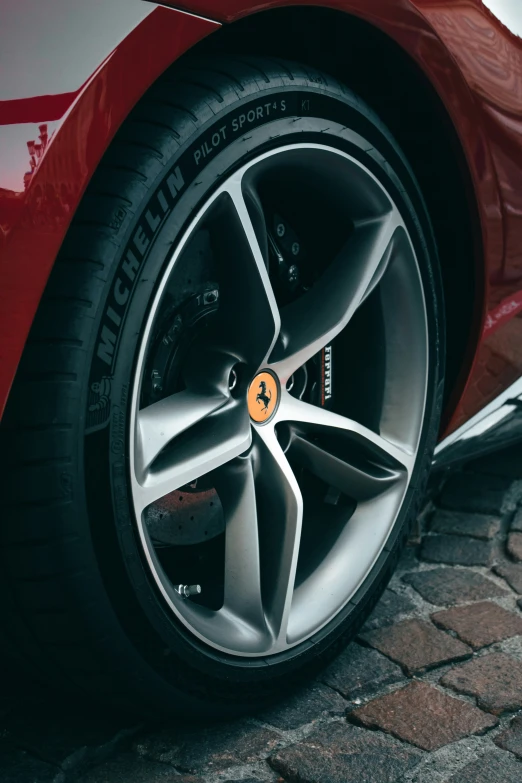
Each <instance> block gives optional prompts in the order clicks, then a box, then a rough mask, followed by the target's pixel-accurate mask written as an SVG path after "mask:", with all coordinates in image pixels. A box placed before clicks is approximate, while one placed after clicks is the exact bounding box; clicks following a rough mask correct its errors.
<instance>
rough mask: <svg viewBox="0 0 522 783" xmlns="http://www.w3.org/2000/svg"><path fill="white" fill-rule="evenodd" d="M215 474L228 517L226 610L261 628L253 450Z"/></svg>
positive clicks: (246, 624)
mask: <svg viewBox="0 0 522 783" xmlns="http://www.w3.org/2000/svg"><path fill="white" fill-rule="evenodd" d="M215 475H216V479H215V484H216V489H217V491H218V494H219V499H220V501H221V505H222V507H223V513H224V515H225V520H226V530H225V596H224V604H223V610H224V611H225V612H227V613H231V614H233V615H235V617H236V618H237V620H238V621H239V622H240V623H241V624H243V625H245V626H247V627H249V628H251V627H255V628H258V629H260V628H262V627H264V626H265V620H264V613H263V604H262V599H261V571H260V559H259V533H258V514H257V505H256V489H255V482H254V466H253V462H252V454H251V453H249V454H246V455H244V456H243V457H238V458H237V459H235V460H233V461H232V462H229V463H228V464H227V465H226V466H224V467H223V468H221V469H220V470H218V471H216V474H215Z"/></svg>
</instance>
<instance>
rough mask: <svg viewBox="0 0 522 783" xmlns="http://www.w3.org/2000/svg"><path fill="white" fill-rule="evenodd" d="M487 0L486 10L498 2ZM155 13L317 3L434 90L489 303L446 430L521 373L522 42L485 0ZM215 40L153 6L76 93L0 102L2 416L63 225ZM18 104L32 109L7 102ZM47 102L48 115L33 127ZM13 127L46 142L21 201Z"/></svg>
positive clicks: (230, 2)
mask: <svg viewBox="0 0 522 783" xmlns="http://www.w3.org/2000/svg"><path fill="white" fill-rule="evenodd" d="M64 1H65V0H53V2H56V3H62V4H63V2H64ZM93 1H94V0H93ZM134 1H135V0H134ZM487 1H488V5H490V6H492V7H493V6H494V4H495V3H496V2H497V0H487ZM11 2H13V3H14V2H15V0H11ZM163 4H164V5H169V4H170V5H172V6H177V7H182V8H184V9H186V10H187V11H190V12H192V13H195V14H199V15H201V16H202V17H209V18H211V19H215V20H217V21H218V22H224V23H233V22H235V21H236V20H238V19H240V18H242V17H244V16H246V15H248V14H253V13H257V12H263V11H265V10H268V9H275V8H276V7H280V6H283V5H321V6H324V7H329V8H332V9H334V10H337V11H340V12H343V13H347V14H352V15H355V16H358V17H360V18H363V19H364V20H366V21H367V22H369V23H370V24H373V25H375V26H376V27H378V28H380V29H381V30H382V31H383V32H384V33H385V34H386V35H388V36H389V37H390V38H392V39H393V40H394V41H396V42H397V44H399V46H401V47H402V48H403V49H404V50H405V51H406V52H407V53H408V54H409V55H410V57H411V58H412V60H414V61H415V62H416V63H417V65H418V66H419V67H420V68H421V69H422V71H423V72H424V73H425V74H426V76H427V77H428V79H429V80H430V82H431V83H432V85H433V86H434V88H435V89H436V91H437V92H438V94H439V96H440V97H441V99H442V101H443V103H444V105H445V107H446V110H447V112H448V114H449V116H450V118H451V120H452V122H453V124H454V127H455V129H456V132H457V134H458V137H459V138H460V141H461V145H462V149H463V151H464V154H465V158H466V161H467V164H468V167H469V171H470V173H471V177H472V180H473V184H474V194H471V195H470V198H471V199H473V200H474V208H476V209H477V211H478V214H479V217H480V225H481V233H482V254H481V256H480V257H478V258H477V275H478V280H479V289H480V286H481V285H482V289H483V292H484V296H483V298H480V299H479V300H478V301H477V308H476V309H477V314H476V315H477V317H476V324H475V337H474V341H473V344H471V345H470V346H469V361H468V363H467V366H466V368H465V372H464V373H463V377H462V379H461V383H460V386H459V388H458V389H456V390H454V396H453V399H452V403H451V406H452V412H453V415H452V419H451V422H450V427H449V429H448V431H450V430H451V429H454V428H455V427H457V426H458V425H459V424H461V423H462V422H463V421H465V420H466V419H467V418H469V417H470V416H471V415H473V414H474V413H476V412H477V411H478V410H480V408H482V407H483V406H484V405H485V404H486V403H487V402H489V401H490V400H492V399H493V398H494V397H495V396H496V395H497V394H498V393H499V392H500V391H502V390H503V389H504V388H506V387H507V386H508V385H509V384H510V383H512V382H513V381H514V380H515V379H516V378H518V377H519V376H520V375H522V339H521V338H522V317H521V316H522V310H521V308H520V307H519V303H520V302H522V120H521V119H520V118H521V117H522V40H521V39H520V38H519V37H517V36H516V35H515V34H514V33H513V32H512V31H511V30H510V29H509V28H508V27H506V26H505V25H504V24H503V23H502V22H501V21H500V20H499V19H498V18H497V17H496V16H495V15H494V14H493V13H492V12H491V11H489V10H488V9H487V8H486V6H485V5H484V3H482V2H481V0H324V2H319V0H260V1H259V2H251V1H249V0H219V2H216V0H163ZM146 6H148V4H146V3H143V7H144V8H145V7H146ZM140 8H141V6H140ZM215 29H217V25H216V24H215V23H214V22H212V21H208V20H206V19H202V18H197V17H195V16H190V15H187V14H182V13H179V12H177V11H174V10H167V9H166V8H155V9H154V10H152V12H150V14H149V15H148V16H146V18H145V19H144V20H143V21H141V23H140V24H138V26H137V27H136V28H135V29H134V30H133V31H132V32H131V33H130V34H129V35H128V36H127V37H126V38H125V39H124V40H123V41H122V42H121V44H120V45H118V46H116V44H117V43H119V42H115V46H116V48H115V50H114V51H113V52H112V54H110V55H109V57H108V59H107V60H106V61H105V62H103V63H102V64H101V65H100V67H99V69H98V70H97V71H96V72H95V74H94V75H93V76H92V77H90V78H88V77H89V76H90V73H88V74H86V75H84V77H83V79H86V78H88V81H87V82H86V83H85V84H84V85H83V86H82V83H81V82H82V79H79V81H78V84H74V85H69V86H68V87H67V88H65V87H64V88H63V91H60V88H58V90H55V92H60V93H61V94H60V95H53V96H43V97H40V98H32V97H31V96H30V95H25V94H20V95H17V94H15V95H9V96H6V97H7V98H8V100H7V101H5V102H3V103H2V102H1V101H0V160H1V161H2V163H0V281H1V287H0V411H1V408H2V405H3V402H4V401H5V397H6V395H7V391H8V387H9V385H10V383H11V381H12V377H13V374H14V371H15V368H16V365H17V362H18V360H19V356H20V353H21V351H22V348H23V345H24V342H25V339H26V335H27V332H28V329H29V327H30V323H31V321H32V318H33V316H34V312H35V310H36V307H37V304H38V301H39V298H40V296H41V293H42V291H43V287H44V285H45V282H46V280H47V276H48V274H49V271H50V269H51V267H52V263H53V261H54V258H55V256H56V253H57V251H58V249H59V246H60V244H61V242H62V239H63V236H64V234H65V231H66V229H67V226H68V223H69V221H70V218H71V215H72V214H73V212H74V210H75V208H76V205H77V204H78V201H79V199H80V197H81V194H82V193H83V190H84V188H85V186H86V184H87V182H88V180H89V177H90V176H91V174H92V172H93V170H94V168H95V167H96V164H97V162H98V161H99V159H100V157H101V155H102V153H103V151H104V149H105V148H106V146H107V145H108V143H109V142H110V139H111V138H112V136H113V134H114V132H115V130H116V128H117V127H118V125H119V124H120V123H121V122H122V120H123V119H124V118H125V116H126V115H127V114H128V112H129V110H130V109H131V108H132V106H133V105H134V104H135V103H136V101H137V100H138V98H139V97H140V95H141V94H142V93H143V91H144V90H145V89H146V88H147V87H148V85H149V84H151V83H152V81H154V79H155V78H156V77H157V76H158V75H159V74H160V73H161V71H162V70H164V69H165V68H166V67H167V66H168V65H170V63H171V62H173V61H174V60H175V59H176V58H177V57H178V56H179V55H180V54H181V53H182V52H183V51H185V50H186V49H188V48H190V47H191V46H192V45H193V44H195V43H196V42H197V41H198V40H200V39H201V38H202V37H204V36H205V35H207V34H208V33H209V32H211V31H212V30H215ZM151 41H153V42H154V45H153V46H150V42H151ZM144 52H145V53H146V54H144ZM71 90H72V91H71ZM0 97H2V96H1V93H0ZM18 97H20V98H24V99H26V98H30V99H31V100H23V101H17V100H13V99H16V98H18ZM44 104H45V111H44V112H43V113H44V114H45V115H48V116H45V117H44V116H40V114H41V112H42V111H43V110H42V109H41V107H42V106H43V105H44ZM6 117H7V120H6V119H5V118H6ZM9 117H11V120H9ZM28 118H29V119H28ZM7 121H11V122H16V123H25V122H29V121H31V122H38V123H46V124H47V125H48V127H47V129H44V134H43V135H44V139H45V133H47V136H48V138H50V136H51V133H52V132H53V131H54V137H53V139H52V143H51V144H49V145H48V149H47V150H46V151H45V155H42V156H41V158H40V160H41V162H40V163H39V165H38V167H37V168H36V169H35V173H34V175H33V176H32V177H30V178H29V180H28V181H27V188H26V190H25V191H23V190H22V187H23V186H22V184H21V183H22V179H23V171H21V170H20V168H19V165H18V163H17V165H18V168H17V170H16V172H15V171H14V170H13V171H11V170H10V167H9V165H8V164H6V163H5V162H4V159H3V156H2V133H1V130H2V128H1V125H2V122H7ZM53 123H54V124H53ZM19 127H20V129H21V131H22V129H23V128H24V126H23V125H20V126H19ZM28 140H29V139H28ZM43 143H44V140H42V145H43ZM26 160H27V158H26ZM13 178H14V179H16V183H14V181H13ZM17 188H19V190H17ZM64 188H65V189H64ZM513 303H515V304H514V305H513ZM471 365H473V366H472V369H471V372H469V369H470V367H471Z"/></svg>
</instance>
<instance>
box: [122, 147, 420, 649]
mask: <svg viewBox="0 0 522 783" xmlns="http://www.w3.org/2000/svg"><path fill="white" fill-rule="evenodd" d="M296 150H317V151H319V152H324V153H329V154H334V155H337V156H341V157H342V158H345V159H346V160H348V161H350V162H351V163H352V164H355V165H356V166H357V167H359V168H360V169H361V170H362V171H363V172H364V174H365V175H366V176H368V177H370V178H371V179H372V180H373V181H374V183H375V184H376V185H377V186H378V187H379V188H380V189H381V190H382V192H383V193H384V194H385V196H386V197H387V198H388V199H389V200H390V202H391V203H392V204H394V205H395V201H394V200H393V199H392V197H391V195H390V194H389V193H388V192H387V191H386V189H385V187H384V186H383V184H382V183H381V182H380V181H379V180H378V178H377V177H376V176H375V175H374V174H373V173H372V172H371V171H370V170H369V169H368V168H367V167H366V166H365V165H364V164H363V163H361V162H360V161H359V160H357V159H356V158H354V157H353V156H351V155H349V154H348V153H346V152H344V151H342V150H340V149H337V148H335V147H332V146H330V145H322V144H316V143H298V144H288V145H284V146H281V147H278V148H276V149H273V150H270V151H268V152H265V153H262V154H261V155H259V156H257V157H255V158H254V159H252V160H251V161H249V162H248V163H247V164H246V165H244V166H242V167H240V168H239V169H237V170H236V171H235V172H233V173H232V174H231V175H230V176H229V177H228V178H227V179H226V181H225V182H224V183H222V184H221V186H220V187H218V188H217V189H216V190H215V191H214V193H212V194H211V195H210V196H209V197H208V199H207V200H206V202H205V204H204V205H203V206H202V207H201V208H200V209H199V210H198V212H197V214H196V215H195V217H194V218H193V219H192V220H191V221H190V224H189V225H188V227H187V228H186V229H185V230H184V231H183V234H182V236H181V237H180V240H179V242H178V243H177V246H176V249H175V250H174V252H173V254H172V256H171V258H170V260H169V261H168V263H167V265H166V268H165V271H164V272H163V275H162V278H161V280H160V282H159V285H158V287H157V290H156V293H155V295H154V297H153V300H152V305H151V307H150V310H149V313H148V316H147V319H146V324H145V329H144V330H143V333H142V336H141V340H140V347H139V352H138V359H137V363H136V368H135V373H134V382H133V385H132V396H131V411H130V438H129V457H130V473H131V490H132V497H133V502H134V507H135V517H136V523H137V528H138V533H139V538H140V542H141V545H142V548H143V551H144V554H145V557H146V560H147V563H148V566H149V568H150V571H151V573H152V576H153V578H154V581H155V583H156V586H157V587H158V588H159V590H160V593H161V594H162V597H163V599H164V600H165V601H166V603H167V605H168V606H169V608H170V609H171V611H172V612H173V613H174V615H175V617H176V619H177V620H179V621H180V622H181V623H182V624H183V625H184V626H185V627H186V628H187V629H188V630H189V631H190V632H191V633H192V634H193V635H194V636H195V637H196V638H197V639H199V640H200V641H201V642H203V643H204V644H206V645H209V646H210V647H212V648H214V649H216V650H218V651H220V652H223V653H225V654H228V655H233V656H237V657H249V658H257V657H269V656H271V655H276V654H278V653H281V652H283V651H285V650H288V649H291V648H293V647H296V646H297V645H299V644H301V643H302V642H304V641H306V639H309V638H310V637H311V636H313V635H314V634H317V633H318V632H319V631H321V630H322V629H323V628H324V627H325V626H326V625H328V623H330V622H331V621H332V620H333V619H335V617H337V616H338V615H339V614H340V612H341V611H342V610H343V609H344V608H345V607H346V606H347V604H348V603H349V602H350V600H351V599H352V598H353V596H354V594H355V593H356V592H357V590H358V589H359V588H360V587H361V585H362V584H363V583H364V581H365V579H366V577H367V576H368V575H369V573H370V572H371V570H372V568H373V566H374V565H375V563H376V561H377V559H378V557H379V556H380V555H381V553H382V551H383V550H384V548H385V547H386V544H387V541H388V539H389V536H390V534H391V532H392V530H393V529H394V525H395V522H396V520H397V517H398V515H399V513H400V511H401V509H402V506H403V502H404V498H405V496H406V492H407V489H408V487H409V485H410V481H409V480H408V481H407V482H406V483H405V485H404V487H403V489H402V491H401V493H400V499H399V500H398V505H397V510H396V513H395V514H394V515H393V518H392V519H391V521H390V523H389V525H388V530H387V533H386V535H384V536H383V537H382V541H381V543H380V546H379V548H378V551H377V552H376V553H375V556H374V557H373V560H372V561H371V562H370V563H369V565H368V566H367V567H366V569H365V573H364V576H363V577H362V578H361V579H360V580H359V582H358V583H357V584H356V585H355V586H354V587H353V589H351V590H350V592H349V593H348V594H347V595H346V598H345V600H344V601H343V602H342V605H340V606H338V607H337V608H336V609H335V611H334V612H333V613H331V614H329V616H327V617H326V618H325V619H324V621H323V622H321V623H319V624H317V625H316V626H314V627H313V629H309V630H308V631H307V632H306V633H305V634H304V635H303V634H302V633H297V634H292V631H291V625H292V624H291V622H290V623H289V631H288V638H287V641H286V643H285V644H284V645H274V646H273V647H272V648H271V649H270V650H269V651H267V650H262V651H256V650H254V649H252V650H248V651H244V650H236V649H232V648H229V647H227V646H225V645H223V644H220V643H218V642H216V641H215V640H213V639H211V638H209V636H208V634H206V633H205V632H202V631H201V629H200V628H198V627H197V622H198V618H197V616H195V615H194V613H193V612H191V611H190V606H189V604H190V602H185V603H184V604H183V603H182V602H181V601H180V599H179V596H176V594H175V592H174V591H173V589H172V584H171V583H170V580H168V578H167V577H166V575H165V574H163V568H162V566H161V564H160V563H159V560H158V557H157V554H156V552H155V550H154V546H153V544H152V542H151V540H150V538H149V534H148V531H147V529H146V526H145V524H144V520H143V515H142V513H136V494H135V490H136V483H137V479H136V474H135V437H136V422H137V413H138V410H139V398H140V390H141V383H142V378H143V369H144V365H145V357H146V353H147V349H148V344H149V337H150V334H151V330H152V327H153V324H154V320H155V317H156V314H157V312H158V308H159V306H160V304H161V300H162V296H163V293H164V291H165V288H166V286H167V284H168V282H169V280H170V277H171V275H172V273H173V271H174V269H175V265H176V262H177V260H178V259H179V257H180V255H181V254H182V252H183V250H184V249H185V248H186V246H187V244H188V242H189V241H190V239H191V237H192V236H193V234H194V231H195V229H196V228H197V226H198V224H200V222H201V220H202V218H204V216H205V215H206V214H207V212H208V210H209V209H210V208H211V207H212V205H213V204H214V203H215V201H216V200H217V199H218V198H219V197H220V196H221V195H222V194H223V193H225V192H226V191H227V185H228V183H230V182H231V181H235V182H236V183H239V184H240V183H241V181H242V180H243V178H244V176H245V174H246V173H247V172H248V171H249V170H251V169H252V168H253V167H255V166H257V165H258V164H260V163H262V162H263V161H264V160H266V159H268V158H273V157H274V156H275V155H279V154H284V153H286V152H293V151H296ZM395 206H396V205H395ZM401 221H402V225H403V227H404V229H405V233H406V236H407V239H408V242H409V245H410V248H411V255H412V258H413V261H414V265H415V270H416V274H417V276H418V280H419V283H420V285H419V289H420V292H421V296H422V309H423V316H424V324H425V356H426V357H427V356H428V325H427V311H426V302H425V296H424V290H423V286H422V282H421V279H422V278H421V273H420V269H419V265H418V261H417V257H416V253H415V249H414V247H413V243H412V241H411V238H410V235H409V232H408V230H407V229H406V226H405V224H404V220H403V219H402V216H401ZM273 347H274V344H272V345H271V347H270V351H269V352H268V355H270V352H271V351H272V348H273ZM267 370H268V371H269V372H271V373H272V372H273V371H272V370H271V369H270V367H268V366H267V365H262V366H261V367H260V368H259V369H258V371H257V372H256V374H255V375H254V378H253V380H252V382H254V381H255V378H256V377H257V375H259V374H260V373H261V372H264V371H267ZM277 380H278V382H279V379H277ZM427 383H428V366H427V359H426V367H425V373H424V389H423V392H422V405H421V407H422V417H421V420H423V418H424V412H425V408H426V398H427ZM280 397H281V392H280V394H279V399H278V403H277V405H276V408H275V409H274V411H273V413H272V414H271V416H270V422H272V423H273V422H274V419H277V409H278V407H279V403H280ZM250 423H251V426H252V427H253V428H254V429H257V428H259V427H261V428H262V427H263V426H264V424H266V423H268V421H267V422H261V423H260V422H256V421H254V420H252V419H250ZM421 431H422V425H421V426H420V427H419V430H418V433H417V437H416V442H415V446H414V448H413V454H414V456H415V457H416V455H417V450H418V445H419V440H420V435H421ZM392 440H393V439H392ZM410 479H411V474H410ZM299 589H300V588H299V587H297V588H296V589H295V593H294V598H295V596H296V595H297V596H298V594H299ZM292 605H293V604H292ZM187 610H188V611H187ZM292 636H294V637H295V638H293V639H292Z"/></svg>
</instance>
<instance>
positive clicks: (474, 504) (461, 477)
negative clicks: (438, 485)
mask: <svg viewBox="0 0 522 783" xmlns="http://www.w3.org/2000/svg"><path fill="white" fill-rule="evenodd" d="M513 483H514V482H513V481H512V480H510V479H509V478H505V477H504V476H486V475H480V474H475V473H455V474H454V475H453V476H450V478H449V479H448V481H447V482H446V484H445V485H444V487H443V489H442V492H441V495H440V500H439V502H440V505H441V506H442V507H443V508H448V509H451V510H452V511H469V512H476V513H478V514H505V513H506V512H508V511H513V510H514V508H515V505H516V501H515V500H514V493H513V489H514V488H513Z"/></svg>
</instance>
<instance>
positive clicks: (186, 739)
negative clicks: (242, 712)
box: [134, 721, 281, 773]
mask: <svg viewBox="0 0 522 783" xmlns="http://www.w3.org/2000/svg"><path fill="white" fill-rule="evenodd" d="M280 741H281V737H280V735H279V734H276V733H275V732H273V731H270V730H268V729H264V728H258V727H256V726H251V725H248V724H245V723H244V721H243V722H241V721H238V722H235V723H234V724H229V725H228V726H211V727H199V728H198V729H193V730H189V731H183V730H180V728H179V725H177V726H176V725H167V726H164V727H163V728H162V729H160V730H159V731H156V732H152V733H150V734H149V735H147V736H145V737H142V738H140V740H138V741H137V742H136V743H135V746H134V748H135V750H136V752H137V753H138V755H139V756H141V757H142V758H145V759H148V760H150V761H158V762H161V763H163V764H171V765H172V766H174V767H179V768H180V769H182V770H184V771H186V772H190V773H197V772H202V771H209V770H211V771H215V770H219V769H225V768H226V767H230V766H232V765H233V764H239V763H240V762H243V763H252V762H255V761H259V759H260V758H264V757H265V756H267V755H268V754H269V753H271V752H272V751H273V750H274V749H275V748H276V747H277V746H278V744H279V743H280Z"/></svg>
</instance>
